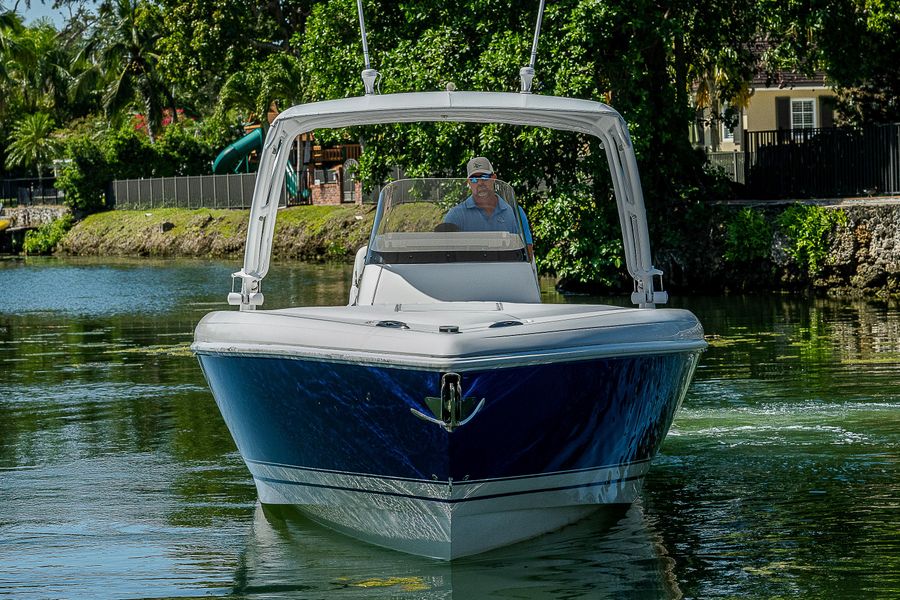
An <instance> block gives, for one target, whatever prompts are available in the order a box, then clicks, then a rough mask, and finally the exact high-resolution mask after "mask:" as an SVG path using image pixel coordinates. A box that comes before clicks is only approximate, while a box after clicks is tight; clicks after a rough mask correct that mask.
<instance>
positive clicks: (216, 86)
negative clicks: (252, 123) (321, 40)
mask: <svg viewBox="0 0 900 600" xmlns="http://www.w3.org/2000/svg"><path fill="white" fill-rule="evenodd" d="M315 1H316V0H276V1H267V2H257V1H254V2H247V1H246V0H160V4H161V6H162V13H163V34H162V37H161V39H160V48H161V50H162V55H161V61H160V66H161V69H162V70H163V72H164V73H165V75H166V77H167V78H168V79H169V80H170V81H171V82H172V83H173V84H175V85H177V86H178V87H179V88H180V89H181V90H183V92H182V93H183V94H184V95H185V97H186V98H187V100H188V103H189V104H190V105H192V106H194V107H198V108H200V107H204V106H210V105H212V104H215V101H214V99H215V98H216V97H217V96H218V95H219V91H220V90H221V88H222V86H223V85H225V82H226V81H228V80H229V79H230V78H232V77H234V76H237V75H238V74H240V73H244V74H249V73H250V72H251V70H252V67H251V65H262V64H265V62H266V60H267V59H268V58H269V57H271V56H279V55H288V56H289V57H294V58H296V57H297V55H298V52H299V43H298V42H297V40H300V39H302V38H303V36H304V32H305V23H306V18H307V16H308V15H309V12H310V7H311V6H312V5H313V4H315ZM210 99H213V102H210ZM226 108H231V107H230V106H226Z"/></svg>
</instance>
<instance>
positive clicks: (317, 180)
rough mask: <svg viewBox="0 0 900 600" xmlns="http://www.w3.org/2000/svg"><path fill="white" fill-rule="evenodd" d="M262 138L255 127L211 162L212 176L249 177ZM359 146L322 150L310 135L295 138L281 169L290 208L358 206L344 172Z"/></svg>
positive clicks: (357, 193)
mask: <svg viewBox="0 0 900 600" xmlns="http://www.w3.org/2000/svg"><path fill="white" fill-rule="evenodd" d="M263 140H264V135H263V131H262V128H261V127H256V128H254V129H252V130H250V131H249V132H247V133H246V135H244V136H243V137H241V138H240V139H238V140H235V141H234V142H232V143H231V144H229V145H228V146H227V147H226V148H225V149H223V150H222V151H221V152H220V153H219V155H218V156H217V157H216V159H215V161H214V162H213V173H214V174H216V175H227V174H235V173H250V172H252V171H254V170H255V168H256V166H255V163H256V162H257V160H258V159H257V158H256V157H258V156H259V154H260V153H261V152H262V148H263ZM360 152H361V148H360V146H359V144H344V145H341V146H338V147H337V148H322V147H320V146H318V145H316V144H315V141H314V139H313V137H312V135H306V136H301V137H299V138H298V139H297V140H296V141H295V143H294V148H293V150H292V156H291V159H290V160H288V162H287V167H286V168H285V178H284V181H285V188H286V190H287V193H288V196H289V199H290V200H289V203H291V204H341V203H345V202H352V203H356V204H358V203H361V202H362V199H363V195H362V189H361V186H360V184H359V182H358V181H356V179H355V177H354V174H353V173H352V172H350V170H349V169H348V168H347V167H348V166H349V165H352V164H354V163H355V161H356V159H358V158H359V155H360Z"/></svg>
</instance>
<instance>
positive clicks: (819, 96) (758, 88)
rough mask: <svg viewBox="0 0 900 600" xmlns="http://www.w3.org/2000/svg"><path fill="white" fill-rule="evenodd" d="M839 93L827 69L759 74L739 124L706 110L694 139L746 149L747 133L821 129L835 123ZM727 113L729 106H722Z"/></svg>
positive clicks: (712, 148) (714, 147)
mask: <svg viewBox="0 0 900 600" xmlns="http://www.w3.org/2000/svg"><path fill="white" fill-rule="evenodd" d="M835 99H836V95H835V93H834V91H833V90H832V89H831V88H830V87H829V86H828V85H827V81H826V78H825V74H824V73H816V74H815V75H814V76H812V77H806V76H803V75H799V74H797V73H787V72H782V73H776V74H775V75H774V77H766V76H765V75H760V76H757V77H756V78H755V79H754V80H753V81H752V82H751V83H750V98H749V101H748V103H747V106H745V107H739V108H737V109H736V111H737V126H736V127H734V128H730V127H728V126H727V125H726V123H724V122H723V121H722V120H721V119H710V118H709V109H706V110H704V111H702V113H701V115H700V116H699V118H698V126H697V129H696V131H695V132H693V142H694V144H695V145H696V146H698V147H703V148H705V149H706V150H707V151H708V152H733V151H739V150H743V148H742V143H743V138H744V133H745V132H748V131H772V130H778V129H819V128H827V127H834V105H835ZM718 108H719V114H720V115H721V114H725V112H726V110H727V109H728V106H720V107H718Z"/></svg>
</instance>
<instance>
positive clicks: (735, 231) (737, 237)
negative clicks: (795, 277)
mask: <svg viewBox="0 0 900 600" xmlns="http://www.w3.org/2000/svg"><path fill="white" fill-rule="evenodd" d="M771 251H772V227H771V226H770V225H769V222H768V221H767V220H766V217H765V215H764V214H763V213H762V212H761V211H758V210H753V209H752V208H750V207H746V208H743V209H741V210H740V211H738V212H737V213H736V214H735V215H734V217H733V218H732V219H731V220H730V221H729V222H728V225H727V227H726V234H725V260H727V261H730V262H751V261H755V260H758V259H765V258H768V257H769V254H770V253H771Z"/></svg>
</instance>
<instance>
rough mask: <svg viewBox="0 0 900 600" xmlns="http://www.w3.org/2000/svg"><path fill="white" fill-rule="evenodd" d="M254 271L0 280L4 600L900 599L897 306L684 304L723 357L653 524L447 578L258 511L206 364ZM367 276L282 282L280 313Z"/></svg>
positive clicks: (649, 512)
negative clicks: (219, 312)
mask: <svg viewBox="0 0 900 600" xmlns="http://www.w3.org/2000/svg"><path fill="white" fill-rule="evenodd" d="M237 269H238V265H237V264H233V263H222V262H199V261H191V262H175V261H151V260H141V261H112V262H111V261H106V262H97V261H86V260H75V259H71V260H56V259H45V260H28V261H22V260H16V259H6V260H2V261H0V289H2V290H3V292H2V294H0V597H11V598H160V597H207V596H227V597H233V598H244V597H246V598H373V597H374V598H458V599H460V598H466V599H468V598H485V597H494V598H682V597H684V598H897V597H900V511H898V508H900V506H898V505H900V468H898V454H900V452H898V448H900V389H898V383H900V307H898V306H897V305H893V304H884V303H865V302H849V301H847V302H838V301H830V300H828V301H826V300H812V301H811V300H807V299H804V298H802V297H797V296H777V297H776V296H763V297H717V298H696V299H686V298H678V299H675V300H673V305H677V306H684V307H687V308H690V309H691V310H693V311H694V312H695V313H696V314H697V315H698V316H699V317H700V319H701V320H702V321H703V323H704V325H705V328H706V331H707V334H708V335H709V337H710V343H711V347H710V349H709V351H708V352H707V353H706V354H705V355H704V356H703V358H702V361H701V363H700V367H699V368H698V371H697V375H696V379H695V383H694V385H693V386H692V388H691V390H690V392H689V394H688V396H687V398H686V400H685V403H684V406H683V407H682V410H681V411H680V412H679V414H678V415H677V417H676V421H675V425H674V426H673V429H672V431H671V433H670V434H669V437H668V438H667V439H666V442H665V444H664V446H663V449H662V453H661V455H660V456H659V457H658V458H657V460H656V461H655V463H654V466H653V468H652V469H651V471H650V474H649V476H648V477H647V480H646V483H645V487H644V492H643V494H642V498H641V500H640V502H638V503H636V504H635V505H634V506H632V507H631V509H630V510H629V511H628V512H627V513H624V514H620V513H616V514H604V513H598V514H597V515H596V516H595V517H592V518H589V519H587V520H586V521H583V522H581V523H579V524H577V525H574V526H571V527H568V528H566V529H563V530H561V531H559V532H556V533H553V534H550V535H547V536H544V537H542V538H538V539H536V540H533V541H530V542H526V543H523V544H518V545H516V546H512V547H509V548H506V549H503V550H500V551H497V552H492V553H488V554H485V555H481V556H477V557H472V558H470V559H466V560H462V561H459V562H454V563H452V564H447V563H440V562H435V561H431V560H426V559H420V558H415V557H409V556H405V555H401V554H397V553H394V552H390V551H387V550H380V549H377V548H373V547H370V546H367V545H364V544H362V543H359V542H355V541H352V540H349V539H346V538H344V537H342V536H339V535H336V534H333V533H331V532H329V531H327V530H324V529H321V528H319V527H317V526H316V525H314V524H312V523H310V522H308V521H307V520H305V519H304V518H302V517H301V516H299V515H298V514H296V513H295V512H294V511H291V510H284V509H281V510H268V509H267V510H266V511H263V509H262V508H260V507H259V506H258V504H257V502H256V493H255V489H254V487H253V484H252V481H251V479H250V476H249V473H248V472H247V470H246V468H245V467H244V465H243V463H242V462H241V459H240V456H239V455H238V454H237V452H236V450H235V448H234V444H233V443H232V441H231V438H230V437H229V435H228V432H227V430H226V428H225V425H224V423H223V422H222V420H221V418H220V416H219V413H218V411H217V409H216V407H215V403H214V402H213V400H212V397H211V395H210V393H209V392H208V390H207V387H206V385H205V382H204V381H203V377H202V375H201V373H200V370H199V368H198V366H197V363H196V361H195V359H194V358H193V357H192V356H191V355H190V353H189V351H188V346H189V343H190V341H191V337H192V330H193V326H194V325H195V323H196V322H197V320H198V319H199V318H200V317H201V316H202V315H203V314H204V313H206V312H207V311H209V310H212V309H217V308H222V307H223V305H224V299H225V294H226V293H227V292H228V291H229V282H230V277H229V275H230V273H231V272H232V271H236V270H237ZM349 276H350V268H349V267H346V266H313V265H276V266H275V267H274V268H273V270H272V273H271V274H270V277H269V278H268V279H267V281H266V289H265V291H266V298H267V299H266V305H267V307H278V306H287V305H292V304H341V303H343V302H344V301H345V298H346V297H347V293H348V291H349V290H348V285H347V281H348V280H349ZM545 296H546V298H545V300H546V301H550V302H565V301H577V302H586V301H597V300H598V299H591V298H585V297H576V298H569V299H566V298H563V297H561V296H559V295H557V294H555V293H553V292H552V290H550V288H549V287H548V290H547V291H546V293H545ZM607 300H609V299H604V301H607ZM614 300H615V301H616V302H617V303H622V302H624V299H614Z"/></svg>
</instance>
